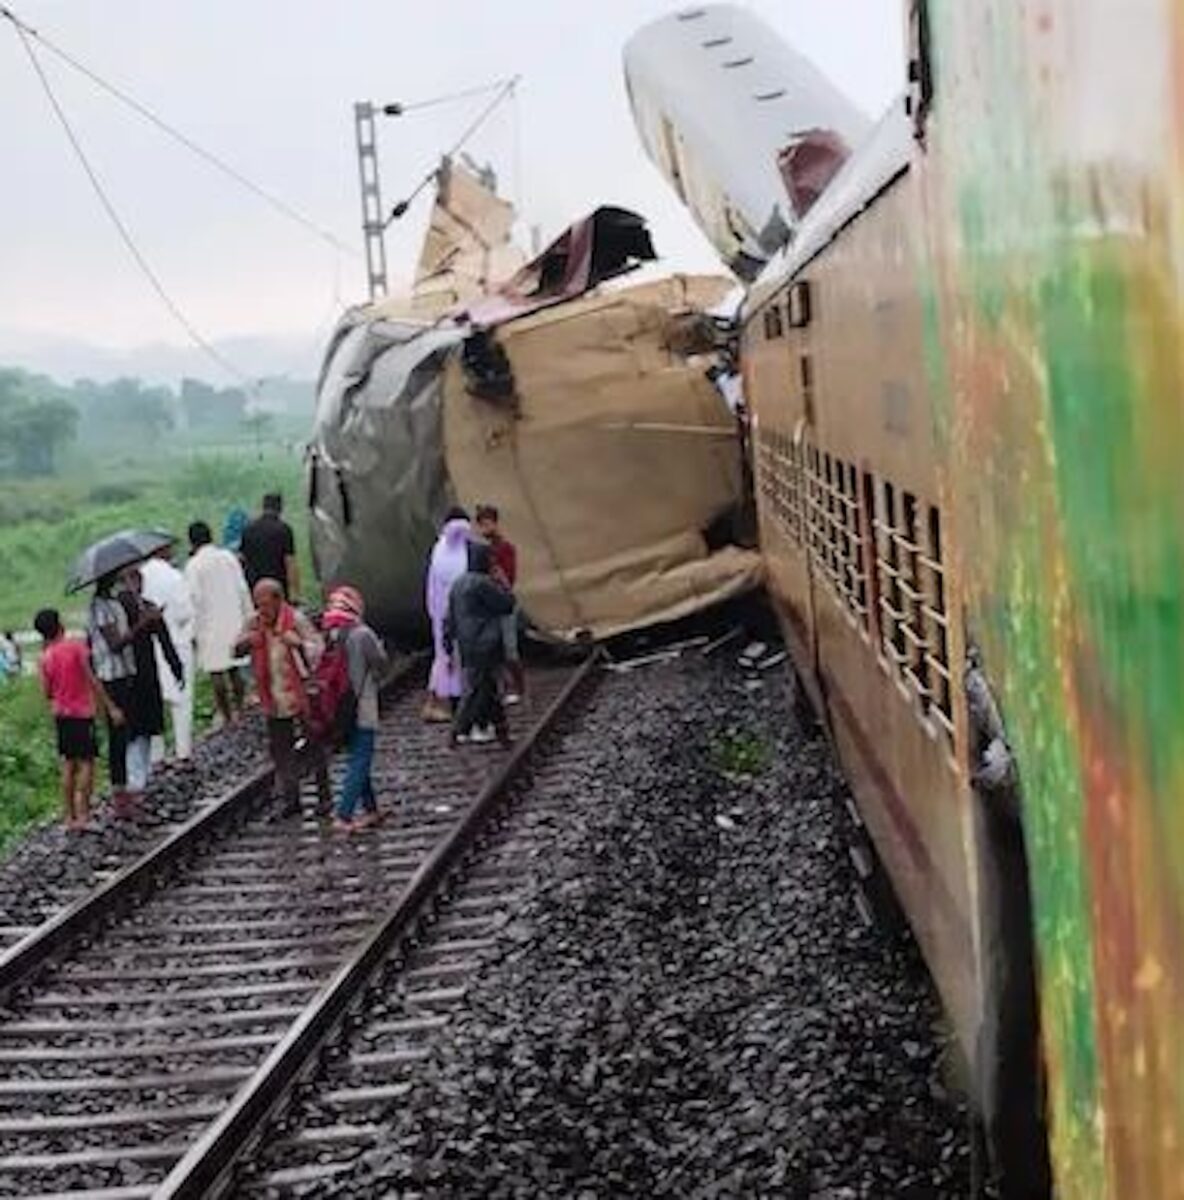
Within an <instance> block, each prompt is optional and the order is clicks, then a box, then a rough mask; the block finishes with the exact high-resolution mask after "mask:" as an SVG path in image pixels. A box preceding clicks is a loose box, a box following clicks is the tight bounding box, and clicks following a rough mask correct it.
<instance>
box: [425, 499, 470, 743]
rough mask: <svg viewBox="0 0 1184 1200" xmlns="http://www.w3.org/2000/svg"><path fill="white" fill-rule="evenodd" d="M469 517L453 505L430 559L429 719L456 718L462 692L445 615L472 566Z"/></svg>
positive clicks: (427, 709)
mask: <svg viewBox="0 0 1184 1200" xmlns="http://www.w3.org/2000/svg"><path fill="white" fill-rule="evenodd" d="M469 537H470V527H469V517H468V514H467V513H466V512H465V510H464V509H463V508H452V509H449V511H448V515H447V516H446V517H445V518H444V525H443V527H442V528H441V530H440V536H439V538H437V539H436V544H435V546H434V547H433V548H432V556H431V559H430V561H429V563H428V578H427V587H426V589H425V592H426V597H425V598H426V601H427V609H428V617H429V618H430V620H431V622H432V645H433V647H434V650H435V653H434V655H433V657H432V671H431V674H430V675H429V676H428V698H427V703H426V704H425V705H424V709H423V718H424V720H425V721H450V720H452V705H453V704H454V703H455V701H456V700H457V699H458V698H459V696H460V694H461V672H460V663H459V662H458V661H456V659H455V657H450V656H449V654H448V652H447V651H446V650H445V649H444V618H445V617H446V616H447V615H448V593H449V592H450V591H451V590H452V585H453V584H454V583H455V582H456V581H457V580H458V579H459V578H460V577H461V576H462V575H463V574H464V573H465V571H467V570H468V565H469V553H468V546H469Z"/></svg>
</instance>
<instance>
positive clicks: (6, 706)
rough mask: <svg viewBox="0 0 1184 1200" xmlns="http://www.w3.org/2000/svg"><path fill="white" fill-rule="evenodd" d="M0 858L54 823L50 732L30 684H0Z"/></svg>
mask: <svg viewBox="0 0 1184 1200" xmlns="http://www.w3.org/2000/svg"><path fill="white" fill-rule="evenodd" d="M0 781H3V782H2V784H0V787H2V789H3V790H2V791H0V852H3V851H4V850H6V849H7V848H8V846H9V845H10V844H11V843H12V842H13V841H14V840H15V839H16V838H17V837H19V836H20V835H21V834H22V833H23V832H24V831H25V830H26V829H27V828H28V827H29V826H30V825H35V824H40V823H41V822H42V821H46V820H52V819H55V818H56V817H58V816H59V815H60V814H59V808H60V800H59V791H58V761H57V752H56V747H55V744H54V733H53V728H52V726H51V725H50V722H49V715H48V712H47V710H46V706H45V701H44V700H43V699H42V697H41V689H40V687H39V686H38V684H37V681H36V680H35V679H30V678H25V679H10V680H7V681H5V682H0Z"/></svg>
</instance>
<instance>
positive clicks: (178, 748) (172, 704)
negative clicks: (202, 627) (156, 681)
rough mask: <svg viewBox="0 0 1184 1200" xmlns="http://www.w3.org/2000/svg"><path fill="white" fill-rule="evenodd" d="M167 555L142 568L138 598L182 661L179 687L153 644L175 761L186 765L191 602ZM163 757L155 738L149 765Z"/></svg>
mask: <svg viewBox="0 0 1184 1200" xmlns="http://www.w3.org/2000/svg"><path fill="white" fill-rule="evenodd" d="M170 553H171V551H170V549H169V547H167V546H166V547H165V548H164V549H162V550H159V551H157V553H156V556H155V557H154V558H150V559H149V560H148V561H147V562H146V563H144V564H142V565H141V567H140V576H141V578H142V579H143V587H142V591H141V595H142V596H143V598H144V599H145V600H149V601H151V602H152V603H153V604H155V605H156V607H157V608H159V609H160V610H161V612H162V613H163V614H164V623H165V625H166V626H168V631H169V636H170V637H171V638H172V640H173V647H174V648H175V649H176V651H177V657H178V658H179V659H180V660H181V670H182V671H183V672H184V676H183V678H182V680H181V682H180V683H178V682H177V680H176V679H175V678H174V676H173V672H172V671H171V670H168V669H167V663H166V662H165V659H164V656H163V653H162V651H161V648H160V642H159V641H157V642H156V659H157V662H156V666H157V672H158V674H159V676H160V694H161V698H162V699H163V700H164V702H165V704H166V705H167V706H168V711H169V718H170V721H171V723H172V727H173V753H174V754H175V755H176V757H177V759H178V761H180V762H188V761H189V758H190V756H191V755H192V754H193V683H194V680H193V601H192V600H191V599H190V596H189V585H188V584H187V583H186V582H185V576H184V575H182V574H181V572H180V571H178V570H177V568H176V567H174V566H173V564H172V563H171V562H170V561H169V556H170ZM164 756H165V746H164V737H163V736H160V737H154V738H153V739H152V761H153V762H160V760H161V759H162V758H164Z"/></svg>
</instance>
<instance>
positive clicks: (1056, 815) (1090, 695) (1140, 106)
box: [744, 0, 1184, 1200]
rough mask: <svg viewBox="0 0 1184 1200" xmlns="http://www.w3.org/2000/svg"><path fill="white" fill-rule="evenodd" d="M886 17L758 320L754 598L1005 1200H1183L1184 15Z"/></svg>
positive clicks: (989, 12)
mask: <svg viewBox="0 0 1184 1200" xmlns="http://www.w3.org/2000/svg"><path fill="white" fill-rule="evenodd" d="M902 7H903V8H904V10H905V12H906V14H907V16H908V18H909V22H910V25H909V28H910V54H911V62H910V67H911V71H910V94H909V96H908V97H907V107H906V108H902V109H900V110H898V111H896V112H895V113H894V114H893V115H892V116H890V118H889V119H888V122H887V123H886V125H885V126H883V127H881V129H880V130H879V131H878V132H877V136H878V137H881V136H882V142H881V143H880V144H879V146H878V147H877V145H876V143H875V141H874V140H873V142H872V143H871V145H870V149H869V147H868V146H865V147H864V148H863V149H862V150H861V152H860V154H859V156H858V159H859V161H858V162H856V163H853V164H851V165H850V166H849V168H844V172H843V173H842V174H841V175H840V176H838V177H836V179H835V180H834V181H833V183H832V185H831V186H830V187H828V189H827V190H826V192H824V194H823V196H822V198H821V199H820V200H819V201H818V204H817V206H816V209H814V210H811V213H810V214H809V216H808V217H807V219H806V221H805V222H803V226H802V228H801V230H800V231H799V236H798V237H797V239H795V243H794V246H793V247H792V248H791V250H790V251H787V252H786V253H783V254H782V256H781V257H780V259H779V260H775V261H774V262H773V263H772V264H771V265H770V268H769V269H768V270H767V271H766V272H765V274H764V275H763V276H762V278H761V280H760V281H758V283H757V285H756V287H755V288H754V289H753V292H752V294H751V296H750V298H749V302H748V305H747V307H746V319H745V328H744V352H745V357H744V365H745V372H746V388H747V393H748V398H749V403H750V407H751V410H752V414H753V423H754V433H753V443H754V446H755V454H756V478H757V489H758V502H759V512H760V518H761V535H762V539H763V545H764V549H765V554H766V562H767V574H768V578H769V583H770V587H771V590H772V592H773V595H774V597H775V600H776V602H777V605H778V608H779V610H780V612H781V614H782V618H783V624H784V627H785V630H786V635H787V638H788V641H789V644H790V647H791V650H792V653H793V658H794V663H795V666H796V668H797V671H798V673H799V676H800V678H801V679H802V681H803V684H804V686H805V688H806V690H807V691H808V692H809V693H810V695H811V696H812V698H813V700H814V702H815V705H816V706H817V708H818V710H819V712H820V713H822V714H824V717H825V720H826V723H827V726H828V730H829V732H830V734H831V736H832V739H833V741H834V744H835V747H836V750H837V753H838V754H839V757H840V758H841V760H842V764H843V766H844V769H845V770H846V771H847V773H848V775H849V777H850V779H851V782H852V785H853V788H854V791H855V793H856V796H857V798H858V801H859V805H860V808H861V810H862V813H863V817H864V820H865V821H866V824H867V825H868V827H869V829H870V831H871V833H872V835H873V837H874V839H875V843H876V846H877V848H878V849H879V852H880V855H881V857H882V859H883V862H884V863H885V865H886V867H887V869H888V870H889V872H890V874H891V877H892V880H893V882H894V884H895V886H896V889H897V892H898V894H899V896H900V898H901V900H902V902H903V905H904V907H905V909H906V910H907V912H908V915H909V917H910V920H911V921H912V924H913V926H914V928H915V930H916V932H917V936H918V940H919V942H920V944H921V946H922V948H923V950H924V953H925V956H926V959H927V961H928V963H929V965H930V967H931V969H932V972H933V974H934V977H935V979H936V980H937V982H938V985H939V987H940V989H941V992H942V995H943V998H944V999H945V1002H946V1004H947V1006H948V1008H949V1011H950V1014H951V1016H952V1018H953V1021H954V1023H955V1025H956V1027H957V1029H958V1032H959V1035H960V1038H961V1041H962V1044H963V1046H964V1047H965V1049H966V1051H967V1057H968V1059H969V1060H970V1061H971V1063H972V1064H974V1066H975V1069H976V1076H977V1082H978V1084H979V1096H980V1100H981V1102H982V1104H983V1107H984V1110H985V1113H986V1116H987V1117H988V1123H990V1122H991V1121H992V1120H993V1121H994V1122H995V1126H994V1129H993V1133H994V1134H995V1139H994V1147H993V1149H994V1152H995V1155H996V1159H997V1161H999V1160H1002V1161H1003V1170H1004V1174H1005V1175H1006V1177H1007V1187H1006V1188H1005V1193H1004V1194H1006V1195H1009V1196H1010V1195H1016V1196H1023V1197H1028V1196H1043V1195H1047V1194H1048V1192H1049V1188H1050V1186H1055V1190H1056V1194H1057V1195H1059V1196H1065V1197H1074V1198H1075V1200H1076V1198H1077V1197H1088V1198H1090V1200H1093V1198H1095V1197H1096V1198H1099V1200H1102V1198H1105V1200H1112V1198H1114V1200H1116V1198H1119V1197H1120V1198H1121V1200H1160V1198H1162V1197H1166V1196H1177V1195H1184V1069H1182V1065H1181V1064H1184V1053H1182V1052H1181V1045H1182V1039H1181V1034H1180V1030H1181V1028H1182V1026H1181V1022H1180V1016H1181V1013H1182V1012H1184V1002H1182V999H1181V998H1182V997H1184V950H1182V949H1181V947H1182V946H1184V941H1182V939H1181V935H1180V931H1181V929H1184V884H1182V883H1181V881H1182V880H1184V841H1182V840H1181V838H1180V836H1179V834H1180V829H1181V821H1180V813H1181V811H1182V810H1181V806H1180V804H1179V795H1180V780H1181V779H1184V767H1181V765H1180V764H1181V763H1182V762H1184V751H1182V750H1181V746H1182V745H1184V738H1182V737H1181V733H1180V728H1181V727H1180V719H1179V717H1180V711H1181V700H1180V698H1181V695H1182V694H1184V692H1182V688H1181V683H1180V681H1181V679H1184V650H1182V649H1181V647H1182V646H1184V619H1182V613H1184V584H1182V583H1181V579H1182V578H1184V575H1182V573H1181V567H1180V563H1181V562H1182V561H1184V482H1182V480H1184V476H1182V475H1181V472H1180V468H1179V462H1180V457H1181V452H1182V449H1184V418H1182V417H1181V411H1182V410H1181V407H1180V404H1179V395H1180V391H1181V388H1182V387H1184V355H1182V354H1181V353H1180V345H1181V344H1182V342H1181V338H1180V332H1181V329H1184V272H1182V271H1181V269H1180V263H1181V262H1182V261H1184V251H1182V249H1181V248H1182V247H1184V217H1182V214H1184V173H1182V172H1181V171H1180V169H1179V163H1180V161H1181V157H1180V147H1181V145H1184V127H1182V118H1181V115H1180V114H1181V112H1182V111H1184V109H1181V106H1180V103H1179V98H1180V96H1181V94H1182V91H1181V83H1180V81H1181V79H1184V51H1182V50H1181V47H1184V14H1182V10H1181V9H1180V7H1179V5H1171V4H1168V3H1166V2H1165V0H1131V2H1130V3H1129V4H1124V5H1121V6H1119V5H1114V4H1111V3H1109V2H1108V0H1073V2H1072V3H1070V2H1069V0H1036V2H1034V3H1032V4H1026V5H1022V6H1009V5H1005V4H1001V3H995V2H991V0H982V2H971V0H967V2H966V3H962V2H961V0H958V2H955V0H928V2H925V0H908V3H907V4H904V5H903V6H902ZM893 123H895V125H896V130H895V132H891V133H890V132H887V130H888V127H889V126H890V125H892V124H893ZM980 650H981V664H982V669H980V666H979V663H980V653H979V652H980ZM985 681H989V685H990V689H993V691H992V690H986V691H984V683H985ZM968 686H969V687H970V688H971V690H972V695H971V696H970V698H969V699H968V697H967V694H966V689H967V687H968ZM984 696H985V697H986V700H985V703H984V701H983V698H984ZM984 714H985V716H984ZM984 720H985V721H986V722H987V724H988V725H989V724H991V723H992V722H994V723H995V725H996V730H995V732H996V733H998V734H1000V735H1001V736H1000V737H999V740H998V746H999V748H1001V751H1002V753H1003V757H1004V760H1005V761H1003V762H1002V769H1001V772H1000V777H999V779H997V780H995V781H994V782H991V783H990V787H988V785H987V784H986V783H984V779H985V778H987V777H988V776H990V774H991V772H990V771H986V770H984V766H985V765H987V766H991V767H992V769H993V767H995V766H999V765H1000V764H999V763H997V762H995V763H992V764H987V763H986V759H985V757H984V756H983V747H984V744H985V742H984V736H990V730H986V731H985V727H984V724H983V722H984ZM1013 748H1014V754H1015V764H1017V765H1018V773H1014V772H1009V770H1008V769H1007V768H1008V761H1006V760H1007V756H1008V755H1010V753H1011V751H1012V749H1013ZM1017 780H1018V786H1017ZM996 788H997V791H994V792H993V791H992V790H991V789H996ZM1025 839H1026V842H1025ZM1029 856H1030V857H1029ZM1033 945H1034V947H1035V953H1033ZM1037 965H1038V969H1037ZM1037 985H1038V996H1037ZM1037 999H1038V1003H1039V1012H1040V1046H1041V1050H1042V1053H1041V1055H1040V1056H1039V1057H1040V1058H1042V1060H1043V1064H1044V1065H1043V1067H1041V1065H1040V1063H1039V1062H1038V1056H1037V1054H1036V1052H1035V1051H1036V1021H1035V1010H1036V1005H1037ZM984 1038H985V1040H984ZM1045 1084H1046V1085H1047V1095H1048V1105H1047V1108H1048V1116H1049V1126H1048V1128H1049V1143H1050V1147H1051V1164H1052V1181H1051V1184H1050V1180H1049V1176H1048V1173H1047V1170H1046V1169H1045V1167H1044V1165H1043V1162H1042V1161H1041V1160H1040V1149H1039V1146H1043V1144H1044V1143H1043V1137H1042V1133H1043V1130H1042V1129H1041V1128H1040V1118H1041V1114H1040V1111H1039V1110H1040V1108H1041V1104H1040V1099H1041V1093H1042V1091H1043V1090H1044V1085H1045ZM1009 1098H1010V1099H1009ZM1016 1105H1019V1106H1020V1107H1023V1106H1024V1105H1027V1106H1028V1107H1029V1108H1030V1109H1031V1114H1030V1115H1031V1117H1032V1120H1031V1121H1029V1122H1027V1124H1026V1125H1025V1124H1024V1122H1021V1123H1020V1125H1019V1126H1016V1125H1011V1126H1009V1125H1008V1116H1009V1113H1012V1114H1014V1112H1015V1111H1017V1109H1016ZM1028 1135H1030V1136H1028ZM1036 1135H1041V1136H1040V1137H1039V1139H1037V1137H1036ZM1037 1140H1038V1141H1039V1146H1037ZM1009 1146H1010V1148H1011V1151H1012V1152H1011V1155H1010V1161H1007V1160H1008V1148H1009ZM1017 1147H1019V1148H1020V1150H1021V1152H1020V1153H1015V1150H1016V1148H1017ZM1033 1154H1035V1155H1036V1156H1037V1157H1036V1158H1032V1157H1031V1155H1033Z"/></svg>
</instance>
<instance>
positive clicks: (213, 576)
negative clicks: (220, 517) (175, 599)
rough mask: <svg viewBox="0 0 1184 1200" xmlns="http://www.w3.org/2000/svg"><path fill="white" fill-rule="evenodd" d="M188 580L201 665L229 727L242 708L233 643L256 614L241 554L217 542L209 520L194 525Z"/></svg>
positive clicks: (194, 632) (191, 533)
mask: <svg viewBox="0 0 1184 1200" xmlns="http://www.w3.org/2000/svg"><path fill="white" fill-rule="evenodd" d="M189 547H190V553H189V561H188V562H187V563H186V564H185V582H186V583H187V584H188V585H189V595H190V598H191V599H192V601H193V634H194V641H195V642H196V644H197V665H198V666H199V667H200V668H201V669H202V670H203V671H206V672H207V673H208V674H209V676H210V682H211V683H212V684H213V685H214V704H215V706H216V707H217V709H218V714H219V716H220V717H221V718H222V720H223V722H224V723H226V724H230V723H231V722H232V721H234V720H235V719H236V718H237V717H238V716H239V715H240V714H241V713H242V710H243V681H242V677H241V676H240V675H239V673H238V668H237V667H236V666H235V664H234V659H235V654H234V643H235V641H236V640H237V639H238V635H239V632H240V631H241V630H242V627H243V623H244V622H246V621H247V620H249V619H250V617H251V614H252V613H253V612H254V611H255V610H254V609H253V608H252V606H251V593H250V592H249V591H248V590H247V581H246V580H245V579H244V578H243V569H242V566H241V564H240V563H239V561H238V556H237V555H235V554H232V553H231V552H230V551H229V550H224V549H222V547H221V546H215V545H214V544H213V535H212V534H211V532H210V527H209V526H208V525H207V524H206V523H205V522H204V521H194V522H193V524H192V525H190V526H189Z"/></svg>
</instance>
